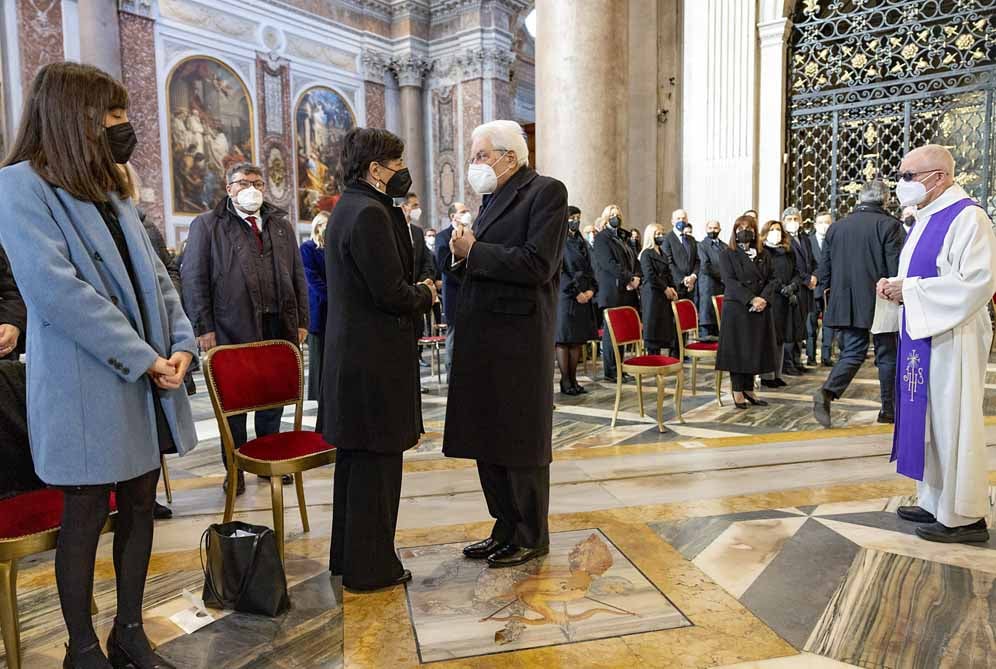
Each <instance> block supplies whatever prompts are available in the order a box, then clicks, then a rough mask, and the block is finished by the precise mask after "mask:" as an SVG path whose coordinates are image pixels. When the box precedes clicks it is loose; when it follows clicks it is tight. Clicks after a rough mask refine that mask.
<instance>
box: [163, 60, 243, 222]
mask: <svg viewBox="0 0 996 669" xmlns="http://www.w3.org/2000/svg"><path fill="white" fill-rule="evenodd" d="M166 87H167V92H168V99H169V121H170V128H169V135H170V163H171V165H172V176H173V211H174V212H175V213H177V214H199V213H201V212H203V211H205V210H207V209H211V208H212V207H214V206H215V205H217V204H218V202H219V201H220V200H221V198H222V197H224V195H225V171H226V170H227V169H228V168H229V167H231V166H232V165H234V164H237V163H241V162H247V161H248V162H252V161H253V133H252V107H251V102H250V100H249V92H248V90H247V89H246V87H245V84H243V83H242V80H241V79H239V77H238V75H236V74H235V72H233V71H232V70H231V68H229V67H228V66H227V65H225V64H224V63H222V62H220V61H217V60H214V59H213V58H208V57H205V56H198V57H194V58H188V59H187V60H184V61H182V62H180V63H179V64H178V65H177V66H176V67H175V68H173V71H172V72H171V73H170V76H169V80H168V82H167V84H166Z"/></svg>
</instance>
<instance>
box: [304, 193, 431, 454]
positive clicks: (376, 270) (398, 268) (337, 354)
mask: <svg viewBox="0 0 996 669" xmlns="http://www.w3.org/2000/svg"><path fill="white" fill-rule="evenodd" d="M325 276H326V281H327V283H328V290H329V302H328V318H327V320H326V323H325V351H324V354H323V358H322V362H323V370H322V393H321V397H322V402H321V406H320V407H319V414H320V419H321V430H322V435H323V436H324V437H325V441H327V442H328V443H330V444H335V446H336V447H337V448H340V449H347V450H355V451H370V452H374V453H383V454H398V453H403V452H404V451H406V450H408V449H409V448H411V447H412V446H414V445H415V444H416V443H417V442H418V440H419V434H420V425H421V414H422V407H421V399H420V394H419V390H418V355H417V353H416V344H415V340H416V327H417V321H418V320H419V319H420V318H421V316H422V314H424V313H425V312H426V311H428V310H429V308H430V307H431V306H432V294H431V292H430V291H429V288H428V287H427V286H424V285H423V286H416V285H415V267H414V253H413V249H412V241H411V235H410V234H409V232H408V224H407V223H406V222H405V217H404V214H403V213H402V211H401V209H399V208H397V207H395V206H393V201H392V199H391V198H390V197H388V196H386V195H384V194H382V193H380V192H379V191H377V190H376V189H374V188H373V187H372V186H370V185H368V184H366V183H365V182H362V181H361V182H357V183H355V184H353V185H351V186H348V187H347V188H346V191H345V192H344V193H343V194H342V197H341V198H340V199H339V202H338V204H336V207H335V210H333V212H332V216H331V217H330V219H329V223H328V226H327V227H326V228H325Z"/></svg>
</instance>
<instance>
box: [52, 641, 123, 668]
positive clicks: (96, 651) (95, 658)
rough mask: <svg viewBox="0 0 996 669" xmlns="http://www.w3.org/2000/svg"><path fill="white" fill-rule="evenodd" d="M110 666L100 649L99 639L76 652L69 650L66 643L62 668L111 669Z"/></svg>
mask: <svg viewBox="0 0 996 669" xmlns="http://www.w3.org/2000/svg"><path fill="white" fill-rule="evenodd" d="M112 667H113V665H112V664H111V663H110V662H108V661H107V657H106V656H105V655H104V651H102V650H101V649H100V642H99V641H98V642H95V643H93V644H91V645H89V646H87V647H86V648H84V649H83V650H81V651H78V652H76V651H73V650H71V649H70V648H69V645H68V644H66V659H65V660H64V661H63V662H62V669H111V668H112Z"/></svg>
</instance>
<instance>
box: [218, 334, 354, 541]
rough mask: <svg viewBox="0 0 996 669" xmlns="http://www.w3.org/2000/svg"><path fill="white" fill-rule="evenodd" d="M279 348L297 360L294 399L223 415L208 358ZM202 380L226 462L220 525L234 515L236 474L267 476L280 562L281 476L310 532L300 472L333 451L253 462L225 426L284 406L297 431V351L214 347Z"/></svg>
mask: <svg viewBox="0 0 996 669" xmlns="http://www.w3.org/2000/svg"><path fill="white" fill-rule="evenodd" d="M275 344H281V345H284V346H287V347H288V348H290V349H292V350H293V351H294V356H295V359H296V360H297V375H298V392H297V399H295V400H293V401H291V402H276V403H273V404H262V405H259V406H253V407H249V408H248V409H239V410H237V411H225V409H224V408H223V407H222V405H221V398H220V397H219V395H218V386H217V384H216V383H215V380H214V370H213V367H212V366H211V360H212V358H213V357H214V356H215V355H216V354H217V353H219V352H221V351H226V350H230V349H245V348H263V347H267V346H273V345H275ZM204 379H205V381H206V382H207V387H208V392H209V394H210V396H211V405H212V407H213V408H214V416H215V418H216V419H217V421H218V428H219V430H220V432H221V443H222V445H223V446H224V449H225V459H226V461H227V462H228V490H227V491H226V493H225V515H224V520H223V522H226V523H228V522H231V520H232V517H233V515H234V514H235V495H236V488H237V486H238V471H239V470H242V471H245V472H249V473H250V474H256V475H258V476H268V477H269V478H270V499H271V503H272V507H273V530H274V534H276V535H277V549H278V551H279V553H280V559H281V560H283V558H284V484H283V479H282V477H283V475H284V474H292V475H293V476H294V488H295V489H296V491H297V505H298V509H299V511H300V513H301V526H302V527H303V529H304V531H305V532H310V531H311V525H310V523H309V522H308V505H307V503H306V502H305V499H304V477H303V472H304V471H306V470H309V469H315V468H318V467H322V466H324V465H329V464H333V463H334V462H335V453H336V452H335V449H334V448H330V449H329V450H327V451H321V452H319V453H312V454H311V455H306V456H303V457H299V458H291V459H288V460H257V459H255V458H250V457H248V456H245V455H243V454H242V453H240V452H239V451H237V450H236V449H235V439H234V437H232V429H231V427H230V426H229V425H228V419H229V418H230V417H232V416H240V415H243V414H248V413H250V412H253V411H266V410H267V409H278V408H283V407H286V406H291V405H293V406H294V431H295V432H300V431H301V424H302V420H303V417H304V361H303V360H302V358H301V350H300V349H299V348H298V347H297V346H295V345H294V344H291V343H290V342H288V341H285V340H282V339H268V340H264V341H258V342H251V343H248V344H228V345H225V346H216V347H215V348H213V349H211V350H210V351H208V353H207V356H206V357H205V358H204Z"/></svg>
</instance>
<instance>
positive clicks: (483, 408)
mask: <svg viewBox="0 0 996 669" xmlns="http://www.w3.org/2000/svg"><path fill="white" fill-rule="evenodd" d="M472 140H473V145H472V146H471V152H470V155H471V156H472V162H471V164H470V168H469V170H468V174H467V181H468V182H469V183H470V186H471V187H472V188H473V189H474V190H475V191H476V192H477V193H479V194H480V195H482V196H483V204H482V205H481V210H480V213H479V214H478V216H477V221H476V223H475V224H474V228H473V230H471V229H469V228H467V227H466V226H459V227H458V228H456V229H455V230H454V231H453V235H452V237H451V239H450V248H451V250H452V252H453V258H454V260H453V261H451V266H452V265H453V264H454V263H455V264H456V265H458V267H457V268H456V270H455V271H459V272H460V273H461V274H462V283H461V286H460V300H459V304H458V306H457V313H456V327H457V332H459V335H458V336H457V337H456V340H455V341H454V342H453V369H452V371H451V373H450V387H449V400H448V402H447V408H446V429H445V434H444V436H443V453H444V454H445V455H446V456H448V457H453V458H470V459H473V460H476V461H477V470H478V475H479V476H480V479H481V487H482V488H483V490H484V497H485V499H486V500H487V504H488V511H489V512H490V513H491V515H492V516H493V517H494V518H495V525H494V529H493V530H492V531H491V536H489V537H488V538H487V539H485V540H483V541H480V542H478V543H475V544H472V545H470V546H467V547H466V548H464V551H463V552H464V555H465V556H466V557H468V558H470V559H477V560H485V559H486V560H487V561H488V565H489V566H490V567H514V566H516V565H520V564H524V563H526V562H528V561H530V560H532V559H534V558H537V557H540V556H543V555H546V554H547V553H548V552H549V544H550V536H549V530H548V524H547V512H548V509H549V504H550V462H551V460H552V459H553V458H552V438H553V393H552V391H551V389H552V388H553V358H554V351H553V344H554V334H555V329H556V324H557V292H558V288H559V278H560V266H561V261H562V258H563V253H564V240H565V238H566V237H567V189H566V188H565V187H564V184H562V183H560V182H559V181H557V180H556V179H551V178H550V177H544V176H540V175H538V174H537V173H536V171H535V170H533V169H532V168H530V167H529V149H528V148H527V146H526V140H525V135H524V133H523V132H522V128H520V127H519V125H518V124H517V123H514V122H512V121H492V122H491V123H486V124H484V125H482V126H480V127H478V128H476V129H475V130H474V133H473V135H472Z"/></svg>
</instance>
